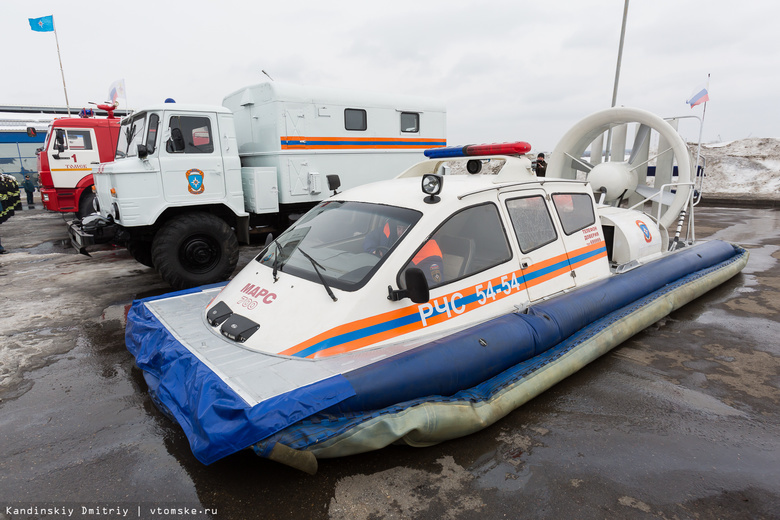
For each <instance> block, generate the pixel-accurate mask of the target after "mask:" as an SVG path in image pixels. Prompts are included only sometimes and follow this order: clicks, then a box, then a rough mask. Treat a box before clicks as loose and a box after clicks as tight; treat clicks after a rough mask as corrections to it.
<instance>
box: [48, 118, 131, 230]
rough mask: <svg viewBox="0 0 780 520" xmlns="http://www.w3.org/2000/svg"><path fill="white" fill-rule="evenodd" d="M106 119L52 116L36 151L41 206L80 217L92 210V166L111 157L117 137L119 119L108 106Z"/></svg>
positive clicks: (108, 160)
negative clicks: (40, 146)
mask: <svg viewBox="0 0 780 520" xmlns="http://www.w3.org/2000/svg"><path fill="white" fill-rule="evenodd" d="M98 108H101V109H103V110H107V112H108V114H109V116H108V117H107V118H95V117H91V114H92V111H91V110H89V111H87V110H82V116H81V117H70V118H61V119H55V120H54V121H53V122H52V124H51V126H50V127H49V131H48V135H47V136H46V142H45V144H44V146H43V149H42V150H41V151H40V152H39V153H38V178H39V180H40V181H39V182H40V184H41V199H42V200H43V206H44V208H46V209H48V210H50V211H60V212H62V213H76V214H78V216H79V217H84V216H86V215H88V214H90V213H92V212H94V208H93V201H94V199H95V195H94V193H93V192H92V186H93V184H94V183H93V180H92V167H93V166H96V165H97V164H99V163H102V162H111V161H113V160H114V153H115V152H116V143H117V140H118V138H119V121H120V120H119V118H116V117H114V114H113V111H114V108H115V107H113V106H111V105H98Z"/></svg>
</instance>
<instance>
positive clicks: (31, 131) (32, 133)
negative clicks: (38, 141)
mask: <svg viewBox="0 0 780 520" xmlns="http://www.w3.org/2000/svg"><path fill="white" fill-rule="evenodd" d="M37 135H38V131H37V130H36V129H35V128H33V127H31V126H28V127H27V137H36V136H37Z"/></svg>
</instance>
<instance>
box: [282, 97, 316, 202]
mask: <svg viewBox="0 0 780 520" xmlns="http://www.w3.org/2000/svg"><path fill="white" fill-rule="evenodd" d="M284 107H285V108H284V130H285V139H284V140H283V142H286V147H287V149H288V150H301V151H300V152H298V153H292V154H290V155H288V156H287V165H286V166H287V175H286V176H283V178H282V183H283V185H282V186H281V187H280V188H281V189H280V194H279V196H280V198H281V200H280V202H283V203H289V202H295V201H296V199H294V198H291V197H294V196H301V195H302V196H308V195H309V166H310V165H309V161H308V157H307V155H306V154H307V153H308V152H306V151H303V150H305V149H307V148H309V146H310V144H309V143H308V142H307V140H308V138H307V136H306V114H307V112H308V111H310V110H311V106H310V105H306V104H302V103H285V105H284ZM285 177H286V178H285ZM303 200H304V201H305V200H306V199H303Z"/></svg>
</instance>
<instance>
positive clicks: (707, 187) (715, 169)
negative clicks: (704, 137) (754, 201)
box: [691, 138, 780, 198]
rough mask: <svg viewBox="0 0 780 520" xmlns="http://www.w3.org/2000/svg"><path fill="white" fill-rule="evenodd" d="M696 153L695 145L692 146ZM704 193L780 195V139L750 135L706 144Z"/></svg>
mask: <svg viewBox="0 0 780 520" xmlns="http://www.w3.org/2000/svg"><path fill="white" fill-rule="evenodd" d="M691 149H692V150H694V152H695V149H696V148H695V146H691ZM701 155H702V156H703V157H704V158H705V159H706V161H707V163H706V165H707V166H706V170H705V172H706V177H705V178H704V195H705V196H706V195H708V194H710V195H717V196H727V195H734V196H745V195H759V196H774V197H776V198H780V139H771V138H750V139H741V140H739V141H731V142H728V143H718V144H705V145H702V148H701Z"/></svg>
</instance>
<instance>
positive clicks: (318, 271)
mask: <svg viewBox="0 0 780 520" xmlns="http://www.w3.org/2000/svg"><path fill="white" fill-rule="evenodd" d="M298 252H299V253H300V254H302V255H303V256H305V257H306V258H307V259H308V260H309V262H311V266H312V267H313V268H314V272H315V273H317V276H319V278H320V282H322V286H323V287H325V290H326V291H328V296H330V297H331V299H333V301H334V302H336V301H338V298H336V295H335V294H333V291H331V290H330V286H329V285H328V282H326V281H325V278H324V277H323V276H322V274H321V273H320V270H319V269H317V266H319V267H322V266H321V265H320V264H318V263H317V261H316V260H314V259H313V258H312V257H310V256H309V255H308V254H306V251H304V250H303V249H301V248H300V247H299V248H298ZM322 270H323V271H327V269H325V268H324V267H322Z"/></svg>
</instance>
